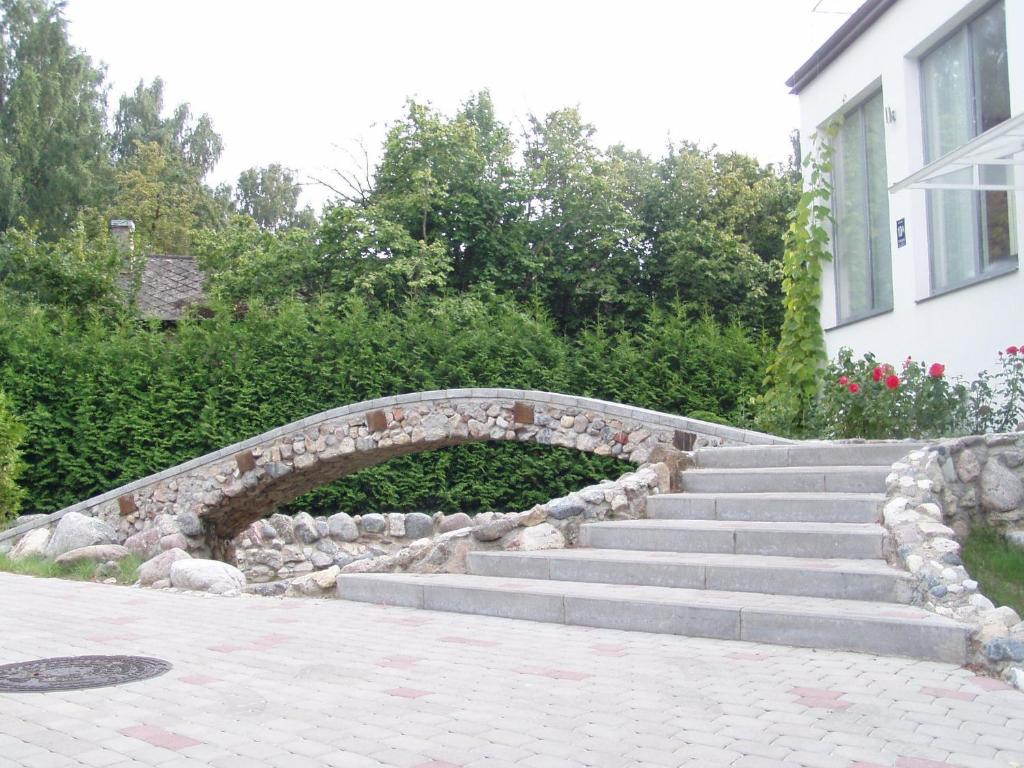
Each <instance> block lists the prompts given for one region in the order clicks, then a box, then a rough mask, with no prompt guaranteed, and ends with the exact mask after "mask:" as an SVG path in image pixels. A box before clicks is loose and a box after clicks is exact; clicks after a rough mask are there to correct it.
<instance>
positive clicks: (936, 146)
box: [921, 0, 1017, 292]
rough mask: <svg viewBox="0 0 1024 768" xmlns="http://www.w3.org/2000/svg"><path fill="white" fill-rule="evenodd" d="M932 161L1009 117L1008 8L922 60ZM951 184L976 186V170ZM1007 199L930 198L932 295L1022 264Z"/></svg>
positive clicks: (998, 7)
mask: <svg viewBox="0 0 1024 768" xmlns="http://www.w3.org/2000/svg"><path fill="white" fill-rule="evenodd" d="M921 78H922V93H923V100H924V125H925V137H924V138H925V161H926V162H931V161H933V160H937V159H938V158H940V157H942V156H943V155H944V154H946V153H947V152H951V151H953V150H954V149H956V148H957V147H960V146H962V145H963V144H965V143H967V142H968V141H970V140H971V139H972V138H974V137H975V136H977V135H978V134H980V133H983V132H985V131H987V130H988V129H989V128H992V127H993V126H995V125H998V124H999V123H1001V122H1003V121H1004V120H1007V119H1009V117H1010V84H1009V76H1008V72H1007V65H1006V10H1005V7H1004V2H1002V0H1000V2H998V3H996V4H994V5H993V6H991V7H990V8H989V9H988V10H986V11H985V12H984V13H982V14H981V15H980V16H977V17H976V18H975V19H974V20H972V21H971V22H969V23H968V24H965V25H964V26H963V27H961V28H960V29H959V30H957V31H956V32H954V33H953V34H952V35H951V36H950V37H949V38H947V39H946V40H945V41H944V42H942V43H941V44H939V45H938V46H937V47H936V48H935V49H933V50H932V51H931V52H930V53H928V54H927V55H926V56H925V57H924V58H923V59H922V60H921ZM960 175H962V179H960V178H958V175H954V174H949V175H947V176H946V177H945V178H947V179H948V180H949V181H951V182H954V181H962V182H963V183H965V184H969V183H971V182H972V180H973V179H972V173H971V171H970V169H966V170H965V171H962V172H961V174H960ZM1012 217H1013V201H1012V199H1011V197H1010V195H1009V194H1008V193H1007V192H971V191H963V190H932V191H929V192H928V229H929V234H930V242H931V267H932V271H931V286H932V291H933V292H937V291H942V290H946V289H949V288H955V287H957V286H959V285H963V284H966V283H970V282H972V281H973V280H976V279H978V278H979V277H982V276H984V275H986V274H989V273H994V272H999V271H1003V270H1006V269H1011V268H1013V267H1014V266H1016V264H1017V244H1016V242H1015V241H1014V232H1015V229H1016V228H1015V226H1014V222H1013V221H1012Z"/></svg>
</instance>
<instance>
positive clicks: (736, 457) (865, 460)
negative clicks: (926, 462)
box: [694, 441, 921, 468]
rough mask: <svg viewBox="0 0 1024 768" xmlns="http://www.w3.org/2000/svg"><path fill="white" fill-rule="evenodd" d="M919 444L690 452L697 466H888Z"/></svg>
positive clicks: (802, 445) (808, 445) (815, 445)
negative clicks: (692, 453)
mask: <svg viewBox="0 0 1024 768" xmlns="http://www.w3.org/2000/svg"><path fill="white" fill-rule="evenodd" d="M920 447H921V444H920V443H916V442H912V441H897V442H879V443H839V444H836V443H821V442H806V443H797V444H794V445H757V446H740V447H734V448H702V449H700V450H698V451H696V452H695V453H694V460H695V461H696V463H697V466H698V467H701V468H712V467H719V468H740V467H811V466H815V467H818V466H828V465H832V466H853V465H857V466H869V465H876V466H883V465H884V466H890V465H891V464H892V463H893V462H896V461H899V460H900V459H902V458H903V457H904V456H906V455H907V454H908V453H910V452H911V451H913V450H916V449H917V448H920Z"/></svg>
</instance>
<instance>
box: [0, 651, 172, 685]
mask: <svg viewBox="0 0 1024 768" xmlns="http://www.w3.org/2000/svg"><path fill="white" fill-rule="evenodd" d="M170 668H171V665H170V662H166V661H163V660H162V659H150V658H147V657H145V656H64V657H59V658H54V659H36V660H34V661H21V662H18V663H16V664H4V665H3V666H0V693H45V692H47V691H74V690H78V689H80V688H103V687H106V686H108V685H121V684H122V683H132V682H135V681H136V680H148V679H149V678H151V677H157V676H159V675H162V674H163V673H164V672H166V671H167V670H169V669H170Z"/></svg>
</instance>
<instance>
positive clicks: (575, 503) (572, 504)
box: [544, 496, 587, 520]
mask: <svg viewBox="0 0 1024 768" xmlns="http://www.w3.org/2000/svg"><path fill="white" fill-rule="evenodd" d="M544 506H545V508H546V509H547V513H548V517H550V518H551V519H552V520H565V519H566V518H569V517H576V516H577V515H582V514H583V513H584V512H586V511H587V507H586V505H585V504H584V503H583V499H580V498H573V497H572V496H566V497H565V498H562V499H555V500H554V501H549V502H548V503H547V504H545V505H544Z"/></svg>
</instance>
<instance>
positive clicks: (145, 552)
mask: <svg viewBox="0 0 1024 768" xmlns="http://www.w3.org/2000/svg"><path fill="white" fill-rule="evenodd" d="M160 538H161V537H160V531H159V530H158V529H156V528H147V529H146V530H144V531H139V532H138V533H136V534H134V535H132V536H129V537H128V538H127V539H125V542H124V545H125V547H127V549H128V551H129V552H131V553H132V554H133V555H137V556H138V557H141V558H142V559H143V560H149V558H151V557H153V556H154V555H155V554H157V553H158V552H160V551H161V550H160Z"/></svg>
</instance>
